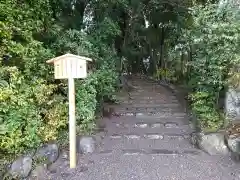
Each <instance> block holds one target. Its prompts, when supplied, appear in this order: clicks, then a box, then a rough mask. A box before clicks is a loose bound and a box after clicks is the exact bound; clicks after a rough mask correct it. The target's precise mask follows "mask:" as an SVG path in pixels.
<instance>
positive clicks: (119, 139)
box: [97, 135, 197, 152]
mask: <svg viewBox="0 0 240 180" xmlns="http://www.w3.org/2000/svg"><path fill="white" fill-rule="evenodd" d="M129 136H130V135H129ZM172 137H173V136H171V137H168V138H166V135H165V136H164V138H163V139H156V138H157V136H149V138H148V137H140V138H138V137H137V136H135V137H134V136H133V135H132V136H131V138H130V137H128V136H127V135H125V136H120V135H113V136H108V137H104V139H103V140H102V141H101V143H99V144H98V147H97V152H102V151H114V150H126V149H131V150H136V151H137V150H146V151H151V150H153V149H154V150H157V149H165V150H169V151H176V150H177V151H186V150H193V151H197V149H196V148H195V147H194V146H193V145H191V144H190V143H189V141H188V140H187V139H184V138H182V137H181V138H177V136H175V138H172ZM179 137H180V136H179ZM154 138H155V139H154Z"/></svg>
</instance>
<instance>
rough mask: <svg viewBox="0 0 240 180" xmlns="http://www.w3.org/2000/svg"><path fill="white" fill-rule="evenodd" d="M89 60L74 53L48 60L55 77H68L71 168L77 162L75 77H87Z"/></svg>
mask: <svg viewBox="0 0 240 180" xmlns="http://www.w3.org/2000/svg"><path fill="white" fill-rule="evenodd" d="M87 61H92V59H90V58H87V57H82V56H77V55H73V54H65V55H62V56H59V57H56V58H53V59H50V60H48V61H47V63H53V64H54V76H55V79H68V98H69V153H70V168H75V167H76V164H77V161H76V154H77V151H76V116H75V84H74V78H81V79H84V78H86V77H87Z"/></svg>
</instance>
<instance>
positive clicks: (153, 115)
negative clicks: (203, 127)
mask: <svg viewBox="0 0 240 180" xmlns="http://www.w3.org/2000/svg"><path fill="white" fill-rule="evenodd" d="M116 113H117V112H116ZM118 115H119V116H128V117H135V118H138V119H161V118H182V119H184V118H186V116H187V114H186V113H176V112H172V113H171V112H119V114H118Z"/></svg>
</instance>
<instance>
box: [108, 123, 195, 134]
mask: <svg viewBox="0 0 240 180" xmlns="http://www.w3.org/2000/svg"><path fill="white" fill-rule="evenodd" d="M117 125H118V124H116V126H115V127H113V126H114V125H112V127H111V126H110V124H107V126H106V132H107V133H108V134H114V133H117V134H129V133H130V134H139V135H144V134H148V133H150V134H159V133H160V134H164V133H167V134H184V133H185V134H186V133H191V132H192V130H191V128H190V127H189V126H187V125H186V126H178V127H174V128H166V127H161V126H160V127H158V125H159V124H153V125H154V126H155V127H149V126H147V127H145V125H147V124H145V123H142V124H137V127H128V126H127V125H126V124H125V127H117Z"/></svg>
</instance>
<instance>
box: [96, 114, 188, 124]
mask: <svg viewBox="0 0 240 180" xmlns="http://www.w3.org/2000/svg"><path fill="white" fill-rule="evenodd" d="M99 123H100V124H103V125H104V124H107V123H116V124H117V123H121V124H136V123H148V124H164V123H176V124H178V125H179V126H180V125H189V121H188V118H187V117H183V116H181V117H173V116H165V117H161V118H159V117H158V118H156V117H153V118H151V117H150V116H149V117H148V118H144V117H143V118H136V117H135V116H120V117H116V116H113V117H111V119H109V118H103V119H101V120H99Z"/></svg>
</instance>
